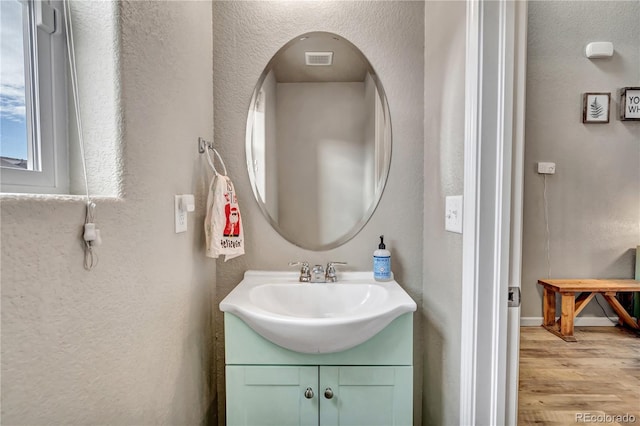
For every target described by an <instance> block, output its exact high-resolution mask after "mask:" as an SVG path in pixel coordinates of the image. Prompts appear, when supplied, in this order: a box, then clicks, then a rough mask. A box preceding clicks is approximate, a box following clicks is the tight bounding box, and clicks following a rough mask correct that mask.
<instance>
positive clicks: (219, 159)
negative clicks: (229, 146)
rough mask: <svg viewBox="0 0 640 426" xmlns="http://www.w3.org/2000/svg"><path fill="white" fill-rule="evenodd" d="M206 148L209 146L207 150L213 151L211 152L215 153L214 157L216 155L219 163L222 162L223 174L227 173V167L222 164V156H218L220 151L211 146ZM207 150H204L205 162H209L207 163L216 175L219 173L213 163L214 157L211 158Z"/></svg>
mask: <svg viewBox="0 0 640 426" xmlns="http://www.w3.org/2000/svg"><path fill="white" fill-rule="evenodd" d="M207 148H209V150H211V151H213V153H214V154H215V155H216V157H218V161H220V164H222V170H224V176H226V175H227V167H226V166H225V165H224V161H222V157H221V156H220V153H219V152H218V151H217V150H216V149H215V148H214V147H212V146H207ZM209 150H206V152H205V155H206V157H207V162H208V163H209V165H210V166H211V168H212V169H213V172H214V173H215V174H216V175H219V174H220V173H218V169H216V166H215V164H214V161H213V160H214V159H213V158H211V155H209Z"/></svg>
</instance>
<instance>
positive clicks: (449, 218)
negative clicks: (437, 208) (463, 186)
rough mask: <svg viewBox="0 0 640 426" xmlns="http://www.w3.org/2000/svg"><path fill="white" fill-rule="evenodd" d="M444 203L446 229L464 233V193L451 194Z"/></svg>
mask: <svg viewBox="0 0 640 426" xmlns="http://www.w3.org/2000/svg"><path fill="white" fill-rule="evenodd" d="M444 204H445V207H444V229H445V230H447V231H450V232H456V233H458V234H462V195H450V196H448V197H446V198H445V203H444Z"/></svg>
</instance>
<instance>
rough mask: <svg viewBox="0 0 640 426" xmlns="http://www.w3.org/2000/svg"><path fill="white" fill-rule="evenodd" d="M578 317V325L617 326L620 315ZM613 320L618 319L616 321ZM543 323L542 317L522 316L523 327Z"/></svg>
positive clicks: (521, 323)
mask: <svg viewBox="0 0 640 426" xmlns="http://www.w3.org/2000/svg"><path fill="white" fill-rule="evenodd" d="M610 318H611V319H609V318H605V317H577V318H576V319H575V320H574V321H573V324H574V325H575V326H577V327H580V326H584V327H615V325H616V324H617V321H618V317H610ZM613 321H616V322H615V323H614V322H613ZM540 325H542V317H520V326H521V327H532V326H540Z"/></svg>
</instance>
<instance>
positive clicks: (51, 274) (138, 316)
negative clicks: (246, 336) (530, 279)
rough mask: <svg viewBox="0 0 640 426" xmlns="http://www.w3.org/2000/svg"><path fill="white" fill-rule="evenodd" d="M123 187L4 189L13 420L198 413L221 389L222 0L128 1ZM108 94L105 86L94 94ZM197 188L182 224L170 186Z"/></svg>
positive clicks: (192, 417) (8, 402)
mask: <svg viewBox="0 0 640 426" xmlns="http://www.w3.org/2000/svg"><path fill="white" fill-rule="evenodd" d="M120 8H121V9H120V12H121V18H122V22H121V25H122V27H121V31H122V33H121V41H122V56H121V57H122V69H121V73H122V74H121V79H122V80H121V81H122V108H123V118H124V129H123V152H124V153H125V157H124V166H125V173H124V176H123V179H124V190H125V196H124V198H123V199H117V200H116V199H103V200H99V201H98V211H97V222H98V224H99V227H100V228H101V230H102V236H103V240H104V244H103V245H102V246H101V247H99V248H98V250H97V251H98V254H99V256H100V263H99V265H98V267H97V268H96V269H95V270H94V271H92V272H87V271H85V270H84V269H83V267H82V256H83V255H82V249H81V244H80V235H81V224H82V223H83V220H84V214H83V213H84V212H83V209H84V208H83V206H84V203H83V201H81V200H80V199H79V198H72V197H67V198H61V197H50V196H47V197H37V196H33V197H26V196H25V197H3V198H2V205H1V213H2V219H1V225H2V228H1V242H2V247H1V256H2V257H1V260H2V336H1V339H2V341H1V343H2V364H1V367H2V371H1V372H2V382H1V384H2V424H3V425H51V424H69V425H72V424H78V425H80V424H82V425H86V424H97V423H100V424H113V425H143V424H199V423H201V421H202V420H203V418H204V417H205V416H206V415H207V410H208V409H209V408H210V406H211V405H212V401H213V400H214V398H215V378H214V377H213V376H212V372H213V371H215V366H214V365H213V362H214V358H213V341H212V334H213V331H212V328H211V313H212V312H211V311H212V309H213V303H212V300H213V298H214V297H215V291H214V285H215V277H214V275H215V265H214V262H213V261H212V260H210V259H205V257H204V254H203V249H202V247H203V242H202V236H201V235H202V233H201V231H200V230H201V227H202V222H203V216H204V212H203V211H202V207H203V204H204V203H203V200H202V195H203V193H204V188H205V182H206V179H205V176H206V174H207V173H208V170H206V167H204V164H205V162H204V161H203V158H202V157H201V156H199V154H197V150H196V140H197V137H198V136H204V137H207V138H211V136H212V132H213V129H212V124H211V118H212V114H213V111H212V105H211V96H212V82H211V68H212V56H211V55H212V54H211V52H212V48H211V4H210V3H206V2H180V3H179V2H166V3H164V2H140V1H132V2H124V3H122V4H121V5H120ZM89 98H90V99H89V101H90V102H97V103H99V102H100V101H101V100H100V99H99V98H97V99H96V98H91V97H89ZM176 193H195V194H196V195H197V201H196V203H197V208H198V212H197V213H196V214H190V215H189V220H190V230H189V232H187V233H186V234H175V233H174V229H173V195H174V194H176Z"/></svg>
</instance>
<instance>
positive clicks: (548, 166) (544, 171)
mask: <svg viewBox="0 0 640 426" xmlns="http://www.w3.org/2000/svg"><path fill="white" fill-rule="evenodd" d="M555 172H556V163H545V162H540V163H538V173H539V174H541V175H552V174H555Z"/></svg>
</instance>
